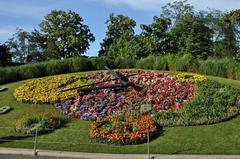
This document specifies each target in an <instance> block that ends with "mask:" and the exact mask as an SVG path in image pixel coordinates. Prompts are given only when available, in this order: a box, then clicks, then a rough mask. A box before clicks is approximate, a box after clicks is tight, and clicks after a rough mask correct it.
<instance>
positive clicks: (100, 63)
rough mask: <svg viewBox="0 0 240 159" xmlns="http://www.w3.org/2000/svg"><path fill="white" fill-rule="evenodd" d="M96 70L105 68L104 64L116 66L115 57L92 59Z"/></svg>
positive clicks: (110, 66) (111, 66)
mask: <svg viewBox="0 0 240 159" xmlns="http://www.w3.org/2000/svg"><path fill="white" fill-rule="evenodd" d="M90 60H91V62H92V65H93V67H94V69H95V70H105V68H104V66H108V67H109V68H112V69H113V68H115V64H114V61H113V59H110V58H109V57H106V56H101V57H94V58H91V59H90Z"/></svg>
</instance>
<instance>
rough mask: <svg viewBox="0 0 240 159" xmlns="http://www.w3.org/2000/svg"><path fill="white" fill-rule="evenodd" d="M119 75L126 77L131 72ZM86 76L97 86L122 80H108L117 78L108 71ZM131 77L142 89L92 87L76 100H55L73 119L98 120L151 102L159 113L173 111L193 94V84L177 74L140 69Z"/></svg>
mask: <svg viewBox="0 0 240 159" xmlns="http://www.w3.org/2000/svg"><path fill="white" fill-rule="evenodd" d="M120 74H122V75H124V76H127V75H128V72H120ZM87 78H88V80H93V81H94V82H95V83H97V84H96V85H95V87H103V86H111V85H113V84H120V82H121V81H120V80H119V79H116V80H109V79H111V78H114V77H111V74H109V73H106V72H105V73H103V72H100V73H97V74H91V75H88V76H87ZM128 80H129V81H130V82H131V83H132V84H134V85H135V86H138V88H139V89H136V88H134V87H133V86H128V87H126V88H124V89H121V90H115V89H100V90H93V91H91V92H89V93H87V94H83V95H81V96H77V98H76V99H74V100H72V99H71V100H67V101H65V102H63V103H56V104H55V106H56V107H57V108H58V109H59V110H60V111H62V112H63V113H64V114H66V115H69V116H71V117H73V118H77V119H81V120H97V119H101V118H104V117H105V116H108V115H113V114H116V113H117V112H119V111H122V112H128V111H133V110H137V111H138V110H140V109H141V105H144V104H148V105H151V110H153V111H156V112H161V111H168V110H174V109H177V108H181V107H183V105H184V103H186V102H188V101H191V100H192V98H193V95H194V89H195V87H194V84H192V83H187V82H181V81H178V80H177V78H176V77H175V76H172V75H168V74H164V73H158V72H146V71H139V72H137V73H136V75H134V76H128ZM103 81H106V82H103Z"/></svg>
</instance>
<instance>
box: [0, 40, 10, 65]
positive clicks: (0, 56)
mask: <svg viewBox="0 0 240 159" xmlns="http://www.w3.org/2000/svg"><path fill="white" fill-rule="evenodd" d="M11 61H12V55H11V54H10V52H9V48H8V47H7V45H4V44H3V45H1V44H0V66H7V65H9V64H10V63H11Z"/></svg>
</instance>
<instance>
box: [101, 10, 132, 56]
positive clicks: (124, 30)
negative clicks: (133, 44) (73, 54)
mask: <svg viewBox="0 0 240 159" xmlns="http://www.w3.org/2000/svg"><path fill="white" fill-rule="evenodd" d="M106 24H107V32H106V37H105V38H104V39H103V42H102V43H100V45H101V50H100V51H99V56H106V55H107V54H108V49H109V47H110V46H111V45H112V44H113V43H114V42H115V41H116V40H117V39H118V38H119V37H121V36H122V35H124V36H126V37H131V36H133V35H134V27H135V26H136V22H135V21H134V20H133V19H131V18H129V17H127V16H124V15H122V14H119V15H114V14H113V13H112V14H110V16H109V19H108V20H107V21H106Z"/></svg>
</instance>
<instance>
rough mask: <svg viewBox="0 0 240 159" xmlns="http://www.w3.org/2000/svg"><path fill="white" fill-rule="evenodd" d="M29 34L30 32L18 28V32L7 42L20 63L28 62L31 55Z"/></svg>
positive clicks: (15, 59) (14, 57)
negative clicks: (27, 59)
mask: <svg viewBox="0 0 240 159" xmlns="http://www.w3.org/2000/svg"><path fill="white" fill-rule="evenodd" d="M29 36H30V34H29V33H28V32H26V31H24V30H23V29H20V28H17V32H16V33H15V34H13V37H12V38H11V39H9V40H8V41H7V42H6V44H7V46H8V47H9V49H10V52H11V54H12V55H13V59H14V61H16V62H20V63H24V62H26V58H27V56H28V55H30V48H29Z"/></svg>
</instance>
